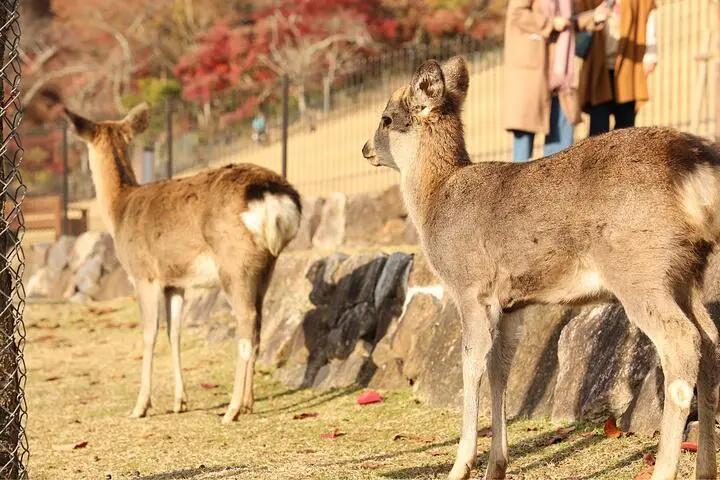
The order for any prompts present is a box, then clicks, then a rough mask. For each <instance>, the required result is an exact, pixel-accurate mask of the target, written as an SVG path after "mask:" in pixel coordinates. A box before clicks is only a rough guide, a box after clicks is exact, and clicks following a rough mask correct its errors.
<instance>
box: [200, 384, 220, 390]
mask: <svg viewBox="0 0 720 480" xmlns="http://www.w3.org/2000/svg"><path fill="white" fill-rule="evenodd" d="M200 386H201V387H202V388H204V389H205V390H212V389H213V388H217V387H219V385H218V384H217V383H201V384H200Z"/></svg>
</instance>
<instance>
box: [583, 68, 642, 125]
mask: <svg viewBox="0 0 720 480" xmlns="http://www.w3.org/2000/svg"><path fill="white" fill-rule="evenodd" d="M609 75H610V88H611V90H612V94H613V97H615V72H614V71H613V70H609ZM610 115H612V116H613V117H615V127H614V129H615V130H617V129H618V128H628V127H634V126H635V101H632V102H625V103H617V102H616V101H615V100H612V101H610V102H605V103H601V104H600V105H593V106H591V107H590V136H593V135H598V134H600V133H605V132H609V131H610Z"/></svg>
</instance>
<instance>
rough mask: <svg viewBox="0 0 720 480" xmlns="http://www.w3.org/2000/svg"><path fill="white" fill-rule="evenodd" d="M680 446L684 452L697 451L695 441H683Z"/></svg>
mask: <svg viewBox="0 0 720 480" xmlns="http://www.w3.org/2000/svg"><path fill="white" fill-rule="evenodd" d="M680 448H681V449H682V450H683V451H685V452H697V450H698V444H697V443H696V442H683V443H681V444H680Z"/></svg>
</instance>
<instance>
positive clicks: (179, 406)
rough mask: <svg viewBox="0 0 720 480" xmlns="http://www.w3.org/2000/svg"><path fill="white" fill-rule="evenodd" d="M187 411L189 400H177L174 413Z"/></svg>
mask: <svg viewBox="0 0 720 480" xmlns="http://www.w3.org/2000/svg"><path fill="white" fill-rule="evenodd" d="M183 412H187V400H185V399H184V398H183V399H180V400H175V403H174V404H173V413H183Z"/></svg>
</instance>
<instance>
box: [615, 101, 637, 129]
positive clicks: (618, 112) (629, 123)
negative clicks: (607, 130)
mask: <svg viewBox="0 0 720 480" xmlns="http://www.w3.org/2000/svg"><path fill="white" fill-rule="evenodd" d="M614 107H615V108H614V112H613V113H614V114H615V128H614V129H615V130H618V129H620V128H630V127H634V126H635V102H626V103H616V104H615V105H614Z"/></svg>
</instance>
